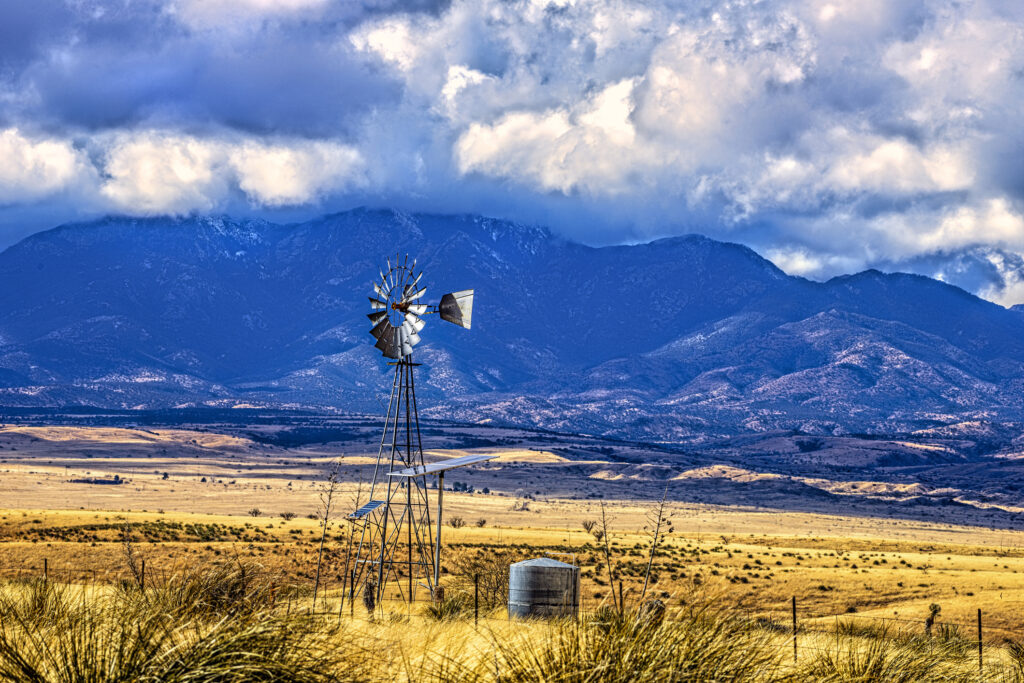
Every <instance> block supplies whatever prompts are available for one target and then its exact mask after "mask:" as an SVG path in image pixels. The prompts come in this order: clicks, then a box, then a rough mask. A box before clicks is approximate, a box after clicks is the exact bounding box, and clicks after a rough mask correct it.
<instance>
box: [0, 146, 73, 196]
mask: <svg viewBox="0 0 1024 683" xmlns="http://www.w3.org/2000/svg"><path fill="white" fill-rule="evenodd" d="M0 160H2V162H0V202H11V203H21V202H26V201H36V200H38V199H41V198H43V197H47V196H49V195H52V194H54V193H57V192H60V191H62V190H65V189H68V188H69V187H71V186H72V185H74V184H76V183H78V182H81V181H83V180H85V179H86V177H87V176H88V171H89V169H88V165H87V164H86V163H85V160H84V158H83V155H82V154H81V153H80V152H78V151H77V150H76V149H75V148H74V147H73V146H72V145H71V143H70V142H69V141H67V140H58V139H53V138H37V139H33V138H30V137H27V136H25V135H24V134H22V133H21V132H20V131H19V130H18V129H17V128H8V129H6V130H0Z"/></svg>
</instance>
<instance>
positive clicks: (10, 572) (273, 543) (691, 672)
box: [0, 432, 1024, 681]
mask: <svg viewBox="0 0 1024 683" xmlns="http://www.w3.org/2000/svg"><path fill="white" fill-rule="evenodd" d="M73 436H75V438H74V439H73V440H72V441H71V442H70V443H68V442H66V441H62V440H61V438H60V437H61V434H60V433H54V434H50V435H49V438H47V439H45V440H42V441H39V442H36V446H35V449H36V450H35V451H32V452H30V453H26V451H27V450H28V449H26V448H25V446H24V444H19V445H20V446H21V450H20V451H15V454H17V455H15V456H14V457H11V456H7V457H6V458H5V462H4V463H3V464H2V465H0V469H3V470H5V471H4V472H3V476H4V477H5V501H6V502H7V504H8V505H9V507H7V508H4V509H0V582H2V583H3V586H4V588H3V591H4V592H3V596H4V597H3V607H2V610H3V613H2V614H0V616H3V627H2V628H3V630H4V639H5V640H4V641H3V644H2V647H0V650H2V653H0V654H2V658H3V667H4V668H3V670H2V671H0V676H3V677H6V678H5V680H26V679H31V676H29V675H28V674H27V673H24V672H26V671H29V670H30V669H31V670H33V671H36V670H38V671H44V670H45V671H49V672H50V673H43V674H40V676H41V678H37V679H36V680H57V679H56V678H54V675H55V674H53V673H52V671H54V670H56V669H59V668H60V666H62V664H61V662H60V658H61V657H65V656H67V652H66V651H65V649H63V648H64V645H61V642H62V641H61V640H60V638H63V637H65V636H64V635H60V634H71V635H67V636H66V637H67V638H76V639H78V640H76V641H75V642H77V643H79V644H81V645H82V647H85V648H98V650H97V651H96V652H95V653H94V655H95V657H99V658H100V659H99V660H95V661H93V660H90V662H91V663H88V662H87V663H83V664H82V666H100V663H97V662H100V660H102V661H107V660H106V659H103V658H104V657H107V658H109V657H111V656H114V655H112V654H111V652H112V651H107V650H104V652H105V653H106V654H104V653H103V652H99V650H103V649H104V648H107V649H109V648H114V649H115V650H117V648H120V647H121V645H117V643H121V644H122V645H123V644H124V643H122V640H124V639H128V640H131V644H130V645H131V648H138V652H139V653H148V654H146V657H148V660H147V661H152V662H155V663H153V664H152V665H147V666H150V668H149V669H145V670H143V669H139V670H138V672H137V676H138V677H139V678H132V677H129V679H130V680H137V679H140V678H141V679H144V678H145V677H147V676H148V677H150V678H151V679H152V680H174V679H175V676H179V675H180V676H181V677H184V678H183V680H184V679H186V678H187V676H188V675H191V674H188V673H187V672H185V669H182V671H181V672H178V673H173V672H170V669H167V668H166V667H169V666H171V664H170V663H168V662H169V660H163V659H161V657H162V656H163V655H160V653H162V652H165V651H167V652H171V651H175V652H177V651H182V650H188V651H189V652H194V653H195V655H194V656H195V660H194V662H193V663H192V664H188V666H194V667H210V668H209V671H211V672H216V671H217V670H218V669H217V667H219V666H225V665H226V664H225V663H226V662H228V661H230V660H231V659H232V658H236V657H237V656H238V652H239V651H240V650H239V649H241V650H244V651H247V652H248V651H250V650H258V649H260V648H266V650H265V652H264V653H263V654H261V655H260V656H259V657H258V658H256V659H257V660H258V662H256V663H255V664H254V666H256V667H257V669H258V668H259V667H260V666H264V665H265V666H268V667H271V668H273V667H279V668H278V669H274V671H276V673H273V672H271V673H265V672H264V673H262V674H257V673H253V674H252V675H253V676H256V675H265V676H269V677H271V678H274V677H276V676H282V675H283V673H282V672H283V671H285V670H288V671H290V672H291V673H290V674H289V675H290V676H291V677H292V679H293V680H395V679H396V678H397V679H399V680H537V681H542V680H645V679H644V678H643V676H646V675H647V674H643V675H639V674H638V678H631V677H630V676H631V675H632V674H635V673H636V672H637V671H641V670H644V669H643V667H647V666H649V667H652V668H651V673H650V675H649V677H648V679H649V680H666V679H672V678H673V677H674V678H676V679H677V680H773V679H777V680H787V679H791V678H793V679H795V678H802V679H808V678H811V679H822V680H830V679H831V680H906V681H911V680H979V676H981V677H982V678H983V679H985V680H1020V674H1019V671H1020V670H1019V668H1017V667H1018V664H1019V660H1018V658H1017V657H1018V655H1019V654H1020V650H1019V649H1018V646H1017V643H1018V642H1021V641H1022V640H1024V625H1022V623H1021V621H1020V614H1022V613H1024V533H1022V532H1017V531H1007V530H998V529H987V528H983V527H972V526H963V525H959V526H958V525H953V524H944V523H940V522H931V523H929V522H921V521H913V520H899V519H881V518H867V517H855V516H842V515H823V514H812V513H806V512H791V511H790V512H787V511H780V510H772V509H766V508H759V507H755V506H751V505H737V506H722V505H717V506H716V505H704V504H693V503H685V502H679V501H668V502H666V503H665V506H664V510H662V525H661V528H660V530H659V533H658V537H657V543H656V544H655V535H654V529H655V526H656V520H657V515H658V508H659V501H658V500H651V499H647V500H632V499H627V498H622V497H618V498H609V499H607V500H600V499H595V498H579V497H566V496H558V495H547V494H545V493H544V490H543V488H540V487H539V484H538V485H535V486H524V485H523V484H525V483H526V482H527V481H529V480H528V479H526V480H525V481H524V479H522V478H520V479H518V480H514V484H515V487H514V488H509V487H501V485H500V483H499V482H500V477H498V476H495V475H493V474H490V475H487V474H484V475H480V474H478V475H476V480H475V482H474V484H475V488H474V490H473V492H468V491H465V490H460V491H450V492H446V494H445V502H446V507H445V522H446V523H445V525H444V527H443V553H442V585H443V586H444V587H445V589H446V599H445V600H444V602H442V603H433V602H431V600H430V596H429V594H427V592H426V591H425V590H421V591H420V592H419V594H418V595H417V596H416V597H417V600H416V602H414V603H412V604H410V603H407V602H402V601H398V600H395V599H389V600H385V601H384V603H383V604H380V605H377V606H375V608H374V609H373V611H368V610H367V608H366V606H365V605H364V604H363V601H362V596H361V587H360V586H356V587H355V589H353V587H352V586H350V585H349V584H348V581H349V578H348V577H349V571H350V569H351V567H352V566H353V564H352V561H353V558H352V553H351V551H350V543H349V540H350V539H349V533H350V530H349V527H348V525H347V523H346V522H345V521H344V516H345V515H346V514H347V513H348V512H350V511H351V510H354V509H355V508H356V507H357V503H358V502H359V501H365V500H366V497H367V490H366V489H367V485H366V483H365V478H364V476H363V474H362V473H363V468H364V467H365V466H366V464H367V463H369V462H372V459H368V458H366V457H365V456H362V455H358V454H356V455H351V456H348V457H347V458H342V459H341V463H342V465H341V467H342V470H341V471H342V483H341V484H340V486H339V487H338V490H337V491H336V498H335V505H334V508H333V512H332V513H331V514H330V515H329V517H328V520H327V529H326V535H325V536H324V539H325V542H324V545H323V548H324V549H323V554H322V556H319V552H320V551H319V548H320V540H321V536H322V535H323V534H324V529H323V526H322V521H323V520H322V515H323V510H322V507H320V505H319V502H320V493H321V492H322V489H323V486H324V481H323V471H324V470H323V468H324V467H325V466H326V465H328V464H329V463H330V462H331V459H330V458H328V457H327V455H325V454H324V452H323V450H316V449H309V450H306V451H298V452H296V451H295V450H292V451H289V452H288V454H287V455H288V457H287V458H284V457H279V456H281V453H279V452H273V453H271V454H267V453H257V454H246V457H245V458H243V457H242V455H241V454H240V453H239V452H238V451H233V450H231V449H232V448H235V447H239V448H241V449H244V450H243V452H244V451H245V450H251V448H250V445H249V444H245V443H242V444H233V443H231V442H230V437H226V436H223V435H213V434H207V435H205V436H204V437H202V438H205V439H207V440H208V444H209V445H197V444H193V443H192V440H193V439H194V438H195V436H194V433H191V432H181V433H177V432H174V433H170V432H169V433H167V435H166V436H165V435H160V434H157V435H156V437H155V438H154V442H155V443H154V442H146V443H142V444H140V445H139V450H138V451H137V452H130V453H127V454H126V453H125V452H124V451H123V450H114V451H111V450H106V451H104V450H103V449H110V448H111V444H112V443H118V442H117V441H116V440H117V439H121V440H122V441H121V442H120V443H122V444H123V443H124V441H123V439H124V438H125V437H126V435H125V434H123V433H115V434H99V433H92V434H90V438H91V440H88V439H82V438H80V436H81V435H80V434H73ZM128 436H129V437H130V435H128ZM183 440H184V443H186V444H190V445H191V447H192V449H193V450H192V451H187V450H186V451H185V452H186V453H187V452H193V454H196V453H198V454H200V455H205V456H206V459H200V458H196V457H193V458H192V459H191V461H190V460H189V459H187V458H183V457H181V455H182V450H181V449H182V448H183V447H182V443H183ZM122 448H123V445H122ZM154 448H155V449H167V452H166V453H160V452H159V450H157V451H154ZM205 449H212V450H210V451H209V452H207V450H205ZM457 452H458V453H462V452H463V451H457ZM498 454H499V458H498V462H500V463H502V467H512V468H514V470H515V471H516V472H519V471H526V472H529V469H528V468H529V466H530V464H531V463H542V462H546V461H547V462H550V461H551V460H552V459H553V458H557V457H558V456H557V455H555V454H554V453H551V452H547V451H531V450H506V451H500V452H498ZM160 455H163V456H165V457H163V458H160V457H158V456H160ZM214 456H216V457H214ZM233 456H237V460H236V461H234V462H233V459H234V458H233ZM197 460H198V461H199V462H198V464H197V463H196V461H197ZM465 476H466V478H467V479H470V478H471V477H473V476H474V475H472V474H468V473H467V475H465ZM488 476H490V477H491V478H490V479H488V478H487V477H488ZM523 476H528V475H523ZM115 477H116V478H117V479H118V480H119V481H118V482H117V483H112V482H113V481H114V478H115ZM120 480H123V481H120ZM487 484H492V485H493V488H492V487H491V486H488V485H487ZM531 484H532V482H531ZM463 488H470V487H468V486H466V487H463ZM484 489H486V493H485V492H484ZM602 512H603V517H604V522H602ZM606 551H607V554H606ZM545 555H547V556H552V557H555V558H557V559H560V560H564V561H568V562H572V563H575V564H577V565H579V566H580V567H581V583H582V586H581V588H582V592H581V594H582V604H581V615H580V618H579V620H577V621H569V622H553V623H545V622H535V621H516V620H509V619H508V617H507V615H506V611H505V608H504V605H505V602H506V600H507V576H508V574H507V573H508V565H509V564H510V563H512V562H515V561H518V560H522V559H526V558H530V557H538V556H545ZM318 559H320V560H322V568H323V570H322V571H321V574H320V582H319V584H318V585H317V586H316V589H317V600H316V603H315V604H314V602H313V590H314V577H315V573H316V572H315V568H316V565H317V561H318ZM648 567H649V568H648ZM645 583H646V584H647V588H646V590H645V588H644V584H645ZM652 601H658V604H659V606H660V607H664V618H663V619H662V618H658V619H654V620H653V621H652V617H651V616H650V614H649V609H650V605H651V604H652ZM660 607H659V609H660ZM794 608H795V618H796V643H795V645H796V648H795V650H794V621H793V620H794ZM979 610H980V615H981V619H982V633H981V639H980V651H979V637H978V636H979V634H978V628H977V627H978V618H979ZM126 614H128V615H130V618H131V619H132V620H133V623H140V624H143V625H145V626H147V627H151V628H152V632H147V631H145V630H144V629H143V630H136V631H133V632H131V633H129V632H127V631H123V630H119V628H120V627H119V626H118V625H119V624H121V623H122V622H123V621H124V619H125V615H126ZM225 617H230V619H229V620H228V621H230V625H229V624H228V621H225ZM166 619H171V620H174V623H175V624H179V625H178V626H175V627H174V628H173V629H171V630H170V631H168V628H169V627H168V625H167V624H166V623H164V622H163V620H166ZM72 625H73V627H72ZM75 629H80V630H78V631H76V630H75ZM246 629H249V630H246ZM33 633H34V634H35V635H36V636H43V637H41V638H40V637H34V636H32V635H31V634H33ZM296 633H299V634H302V637H301V641H302V644H301V646H298V645H296V641H295V638H296ZM119 639H121V640H119ZM652 640H653V641H654V642H657V643H659V644H661V646H660V649H658V648H653V649H652V646H650V643H651V642H652ZM125 642H127V641H125ZM685 643H703V645H701V646H700V648H696V646H693V647H691V646H690V645H686V646H685V647H684V645H683V644H685ZM44 644H46V645H45V647H44ZM382 644H384V645H383V646H382ZM673 644H674V645H673ZM115 645H116V647H115ZM670 645H671V647H670ZM210 648H212V650H210ZM217 648H222V649H220V650H217ZM701 648H702V649H701ZM208 650H210V651H208ZM213 650H216V651H215V652H214V651H213ZM698 650H699V651H698ZM117 651H118V652H120V650H117ZM614 652H619V653H620V654H621V653H632V654H629V655H628V657H635V659H636V662H637V663H636V664H635V666H630V667H627V668H621V669H617V668H616V667H618V666H620V664H619V663H614V664H613V663H612V660H613V659H615V657H616V656H617V655H613V653H614ZM204 653H205V654H204ZM295 653H301V659H302V662H305V663H303V664H301V665H300V663H299V657H298V655H297V654H295ZM293 655H294V656H293ZM81 656H85V655H84V654H82V655H81ZM89 656H90V657H92V656H93V655H89ZM117 656H122V655H120V654H119V655H117ZM167 656H168V657H169V655H167ZM190 656H192V655H190ZM622 656H626V655H622ZM19 657H23V658H24V661H21V660H20V659H18V658H19ZM138 657H139V658H140V659H139V662H142V658H143V655H142V654H138ZM628 657H627V659H628ZM282 658H283V659H282ZM716 658H718V659H716ZM190 661H191V660H190ZM254 661H256V660H254ZM161 662H162V663H161ZM616 662H618V660H616ZM124 666H125V667H127V666H128V664H127V663H126V664H124ZM138 666H143V665H142V664H141V663H139V664H138ZM181 666H186V664H181ZM12 667H13V668H12ZM18 667H22V668H21V669H19V668H18ZM26 667H27V668H26ZM160 667H165V668H160ZM637 667H639V668H637ZM695 667H696V668H695ZM701 667H704V668H701ZM709 667H710V668H709ZM716 667H717V669H716ZM186 668H187V667H186ZM197 670H198V669H197ZM715 670H718V671H732V672H733V673H732V674H729V675H726V676H725V677H724V678H723V677H722V675H720V674H714V673H713V671H715ZM18 671H21V672H22V673H17V672H18ZM254 671H256V669H254ZM267 671H271V669H267ZM655 671H661V672H662V675H663V676H662V677H661V678H659V677H657V676H656V675H655V673H654V672H655ZM666 671H668V672H671V673H670V674H665V672H666ZM858 671H859V672H860V673H857V672H858ZM172 673H173V675H172ZM203 675H207V674H203ZM209 675H213V674H209ZM247 675H248V674H247ZM857 676H861V678H857ZM864 676H867V678H865V677H864ZM214 679H216V678H215V677H214ZM126 680H128V679H126ZM216 680H220V679H216ZM225 680H227V679H225Z"/></svg>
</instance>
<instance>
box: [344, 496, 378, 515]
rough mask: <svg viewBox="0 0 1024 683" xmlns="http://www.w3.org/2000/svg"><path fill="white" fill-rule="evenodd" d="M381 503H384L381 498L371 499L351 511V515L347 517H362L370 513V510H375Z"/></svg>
mask: <svg viewBox="0 0 1024 683" xmlns="http://www.w3.org/2000/svg"><path fill="white" fill-rule="evenodd" d="M383 504H384V501H383V500H371V501H370V502H369V503H367V504H366V505H364V506H363V507H361V508H359V509H358V510H356V511H355V512H353V513H352V514H351V515H349V516H348V518H349V519H362V518H363V517H365V516H366V515H368V514H370V513H371V512H373V511H374V510H376V509H377V508H379V507H380V506H381V505H383Z"/></svg>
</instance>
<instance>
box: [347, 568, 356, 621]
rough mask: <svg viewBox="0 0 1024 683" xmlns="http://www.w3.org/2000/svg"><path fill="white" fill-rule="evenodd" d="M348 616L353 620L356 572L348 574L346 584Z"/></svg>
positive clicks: (354, 613) (351, 571)
mask: <svg viewBox="0 0 1024 683" xmlns="http://www.w3.org/2000/svg"><path fill="white" fill-rule="evenodd" d="M348 615H349V617H351V618H353V619H355V616H356V570H355V569H352V570H350V572H349V582H348Z"/></svg>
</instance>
